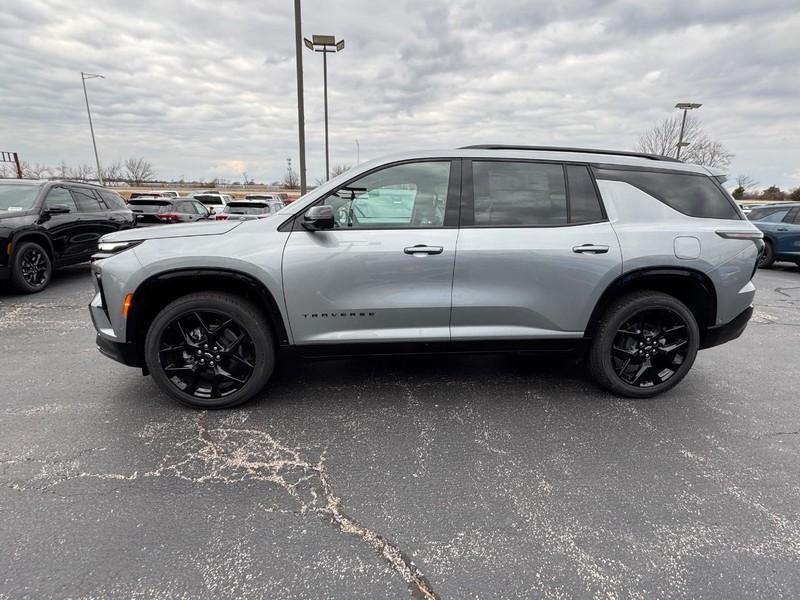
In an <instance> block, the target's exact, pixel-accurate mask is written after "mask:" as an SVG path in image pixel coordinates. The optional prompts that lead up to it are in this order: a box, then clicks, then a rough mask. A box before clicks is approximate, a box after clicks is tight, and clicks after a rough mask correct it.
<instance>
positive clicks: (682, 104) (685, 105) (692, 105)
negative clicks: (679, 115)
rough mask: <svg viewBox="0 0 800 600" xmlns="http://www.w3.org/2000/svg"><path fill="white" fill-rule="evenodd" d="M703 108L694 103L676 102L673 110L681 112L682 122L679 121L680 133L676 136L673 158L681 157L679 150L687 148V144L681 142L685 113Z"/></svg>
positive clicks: (684, 125)
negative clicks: (676, 148)
mask: <svg viewBox="0 0 800 600" xmlns="http://www.w3.org/2000/svg"><path fill="white" fill-rule="evenodd" d="M701 106H703V105H702V104H698V103H696V102H678V103H677V104H676V105H675V108H677V109H681V110H683V120H682V121H681V133H680V135H679V136H678V144H677V145H678V151H677V152H676V153H675V158H680V157H681V148H683V147H684V146H688V145H689V144H688V143H684V141H683V130H684V128H685V127H686V113H687V112H688V111H690V110H692V109H695V108H700V107H701Z"/></svg>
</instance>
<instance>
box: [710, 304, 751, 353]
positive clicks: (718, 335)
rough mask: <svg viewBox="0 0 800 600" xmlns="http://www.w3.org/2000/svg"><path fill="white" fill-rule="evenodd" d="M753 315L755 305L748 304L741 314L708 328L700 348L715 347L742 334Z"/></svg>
mask: <svg viewBox="0 0 800 600" xmlns="http://www.w3.org/2000/svg"><path fill="white" fill-rule="evenodd" d="M751 316H753V307H752V306H748V307H747V308H746V309H745V310H743V311H742V312H741V313H740V314H739V316H737V317H736V318H734V319H733V320H731V321H729V322H728V323H725V324H724V325H718V326H717V327H709V328H708V330H706V335H705V338H704V339H703V343H702V344H701V345H700V349H701V350H703V349H705V348H713V347H714V346H719V345H720V344H724V343H726V342H730V341H731V340H735V339H736V338H738V337H739V336H740V335H742V333H743V332H744V330H745V328H746V327H747V322H748V321H749V320H750V317H751Z"/></svg>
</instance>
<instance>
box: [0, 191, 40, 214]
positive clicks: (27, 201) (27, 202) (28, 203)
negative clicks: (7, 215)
mask: <svg viewBox="0 0 800 600" xmlns="http://www.w3.org/2000/svg"><path fill="white" fill-rule="evenodd" d="M38 193H39V186H38V185H16V184H14V185H0V211H4V212H20V211H23V210H30V209H32V208H33V203H34V202H35V201H36V194H38Z"/></svg>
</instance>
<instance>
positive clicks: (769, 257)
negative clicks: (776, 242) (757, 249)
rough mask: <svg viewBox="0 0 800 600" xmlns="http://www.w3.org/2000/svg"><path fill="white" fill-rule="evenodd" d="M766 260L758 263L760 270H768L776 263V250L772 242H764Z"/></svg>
mask: <svg viewBox="0 0 800 600" xmlns="http://www.w3.org/2000/svg"><path fill="white" fill-rule="evenodd" d="M763 256H764V260H759V261H758V268H759V269H768V268H770V267H771V266H772V265H773V263H774V262H775V248H774V246H773V245H772V242H771V241H770V240H764V254H763Z"/></svg>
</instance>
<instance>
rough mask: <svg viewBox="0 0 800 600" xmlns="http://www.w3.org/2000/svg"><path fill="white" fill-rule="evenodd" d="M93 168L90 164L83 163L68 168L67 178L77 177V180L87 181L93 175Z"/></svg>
mask: <svg viewBox="0 0 800 600" xmlns="http://www.w3.org/2000/svg"><path fill="white" fill-rule="evenodd" d="M94 171H95V169H94V167H93V166H92V165H90V164H87V163H83V164H80V165H78V166H77V167H75V168H74V169H70V170H69V178H70V179H77V180H78V181H88V180H89V179H93V178H94V176H95V172H94Z"/></svg>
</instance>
